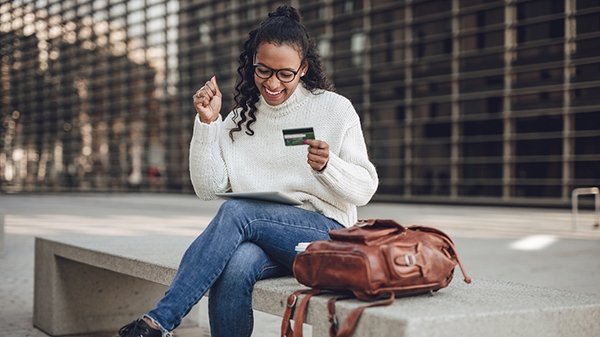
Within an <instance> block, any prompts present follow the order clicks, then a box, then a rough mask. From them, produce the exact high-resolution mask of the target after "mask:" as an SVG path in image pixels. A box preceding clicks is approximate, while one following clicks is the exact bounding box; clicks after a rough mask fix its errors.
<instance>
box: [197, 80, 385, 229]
mask: <svg viewBox="0 0 600 337" xmlns="http://www.w3.org/2000/svg"><path fill="white" fill-rule="evenodd" d="M257 108H258V111H257V113H256V122H255V123H254V124H252V126H251V127H252V129H253V130H254V136H249V135H247V134H246V133H245V130H243V131H241V132H236V133H234V139H235V141H232V140H231V138H230V137H229V130H230V129H232V128H233V127H235V123H234V122H233V121H232V119H231V118H232V115H233V113H230V114H229V115H228V116H227V117H226V118H225V120H224V121H223V120H221V118H219V119H218V120H216V121H215V122H212V123H210V124H205V123H202V122H200V119H199V118H198V116H197V115H196V120H195V123H194V134H193V137H192V141H191V144H190V177H191V180H192V184H193V185H194V190H195V191H196V194H197V195H198V197H200V198H201V199H203V200H210V199H215V198H216V197H215V193H222V192H228V191H232V192H263V191H280V192H284V193H286V194H288V195H290V196H292V197H294V198H296V199H298V200H300V201H302V202H303V203H304V204H303V205H302V206H298V207H301V208H304V209H308V210H311V211H316V212H319V213H321V214H323V215H325V216H327V217H329V218H332V219H335V220H337V221H338V222H339V223H341V224H342V225H344V226H347V227H348V226H352V225H353V224H355V223H356V220H357V213H356V206H361V205H364V204H366V203H367V202H369V200H370V199H371V197H372V196H373V194H374V193H375V190H376V189H377V185H378V178H377V172H376V171H375V167H374V166H373V164H372V163H371V162H370V161H369V158H368V156H367V148H366V146H365V142H364V138H363V133H362V129H361V126H360V120H359V118H358V115H357V114H356V111H355V110H354V108H353V106H352V104H351V103H350V101H349V100H348V99H346V98H344V97H343V96H340V95H338V94H336V93H333V92H329V91H320V92H319V93H317V94H313V93H312V92H310V91H309V90H307V89H306V88H304V86H303V85H302V84H299V85H298V87H297V89H296V90H295V91H294V93H293V94H292V95H291V96H290V97H289V98H288V99H287V100H286V101H285V102H284V103H282V104H280V105H277V106H270V105H268V104H267V103H266V102H265V101H264V99H263V98H262V97H261V98H260V101H259V102H258V103H257ZM302 127H313V128H314V131H315V138H316V139H319V140H323V141H326V142H327V143H328V144H329V151H330V156H329V162H328V164H327V166H326V167H325V169H324V170H323V171H321V172H317V171H315V170H313V169H312V168H311V167H310V166H309V165H308V163H307V154H308V146H306V145H298V146H285V144H284V140H283V133H282V130H283V129H291V128H302Z"/></svg>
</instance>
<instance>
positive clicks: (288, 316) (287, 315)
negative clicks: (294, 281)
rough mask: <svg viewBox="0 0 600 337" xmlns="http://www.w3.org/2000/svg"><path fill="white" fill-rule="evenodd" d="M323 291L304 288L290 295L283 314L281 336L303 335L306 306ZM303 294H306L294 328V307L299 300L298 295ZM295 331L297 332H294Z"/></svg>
mask: <svg viewBox="0 0 600 337" xmlns="http://www.w3.org/2000/svg"><path fill="white" fill-rule="evenodd" d="M319 293H321V290H319V289H303V290H297V291H295V292H294V293H293V294H291V295H290V296H289V297H288V300H287V304H286V308H285V312H284V314H283V320H282V322H281V337H302V324H303V323H304V315H305V314H306V307H307V306H308V301H309V300H310V298H311V297H313V296H314V295H317V294H319ZM302 294H306V295H305V296H304V297H303V298H302V300H301V301H300V304H299V305H298V311H297V312H296V316H295V318H294V329H292V325H291V322H290V321H291V320H292V317H293V316H294V309H295V308H296V303H297V302H298V297H299V296H300V295H302ZM294 331H295V332H294Z"/></svg>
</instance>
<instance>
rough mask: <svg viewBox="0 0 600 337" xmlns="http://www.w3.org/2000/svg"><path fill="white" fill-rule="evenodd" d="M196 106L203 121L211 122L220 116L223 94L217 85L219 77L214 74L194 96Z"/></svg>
mask: <svg viewBox="0 0 600 337" xmlns="http://www.w3.org/2000/svg"><path fill="white" fill-rule="evenodd" d="M193 98H194V107H195V108H196V111H197V112H198V117H199V118H200V121H201V122H202V123H206V124H209V123H211V122H214V121H216V120H217V118H219V112H220V111H221V104H222V100H223V95H222V94H221V91H220V90H219V86H218V85H217V78H216V77H215V76H213V77H212V78H211V79H210V81H207V82H206V83H205V84H204V86H203V87H202V88H200V89H198V91H196V93H195V94H194V96H193Z"/></svg>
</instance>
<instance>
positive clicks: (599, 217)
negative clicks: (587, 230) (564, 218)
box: [571, 187, 600, 231]
mask: <svg viewBox="0 0 600 337" xmlns="http://www.w3.org/2000/svg"><path fill="white" fill-rule="evenodd" d="M589 194H594V195H595V202H594V204H595V213H596V222H595V223H594V228H598V227H600V189H598V187H588V188H576V189H574V190H573V192H572V193H571V203H572V207H573V231H576V230H577V213H578V205H577V197H578V196H580V195H589Z"/></svg>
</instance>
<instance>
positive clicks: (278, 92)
mask: <svg viewBox="0 0 600 337" xmlns="http://www.w3.org/2000/svg"><path fill="white" fill-rule="evenodd" d="M265 91H266V92H267V94H269V95H271V96H277V95H279V94H281V90H280V91H271V90H269V89H267V88H265Z"/></svg>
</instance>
